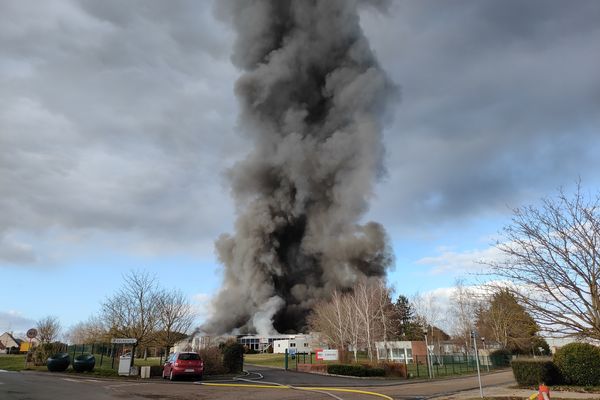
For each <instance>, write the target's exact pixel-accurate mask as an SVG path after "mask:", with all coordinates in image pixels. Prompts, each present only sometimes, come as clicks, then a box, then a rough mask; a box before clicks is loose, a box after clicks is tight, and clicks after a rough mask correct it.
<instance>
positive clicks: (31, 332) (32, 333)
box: [27, 328, 37, 339]
mask: <svg viewBox="0 0 600 400" xmlns="http://www.w3.org/2000/svg"><path fill="white" fill-rule="evenodd" d="M36 336H37V329H35V328H31V329H30V330H28V331H27V337H28V338H29V339H33V338H34V337H36Z"/></svg>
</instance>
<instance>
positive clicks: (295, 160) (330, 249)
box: [203, 0, 395, 334]
mask: <svg viewBox="0 0 600 400" xmlns="http://www.w3.org/2000/svg"><path fill="white" fill-rule="evenodd" d="M360 3H361V2H359V1H352V0H320V1H319V0H298V1H286V0H270V1H267V0H262V1H257V0H254V1H250V0H240V1H228V2H225V3H223V2H222V0H220V1H219V6H218V7H219V10H218V12H219V13H220V14H221V15H225V18H229V19H230V20H231V22H232V24H233V26H234V27H235V29H236V31H237V41H236V44H235V51H234V55H233V58H232V59H233V62H234V63H235V65H236V66H238V67H239V68H241V69H242V70H243V71H244V73H243V75H242V76H241V77H240V79H239V80H238V81H237V83H236V87H235V91H236V94H237V96H238V98H239V100H240V103H241V109H242V114H241V116H240V125H241V128H242V129H243V131H244V132H246V133H247V134H248V135H250V136H251V138H252V140H253V143H254V148H253V150H252V151H251V153H250V154H249V156H248V157H247V159H246V160H244V161H241V162H238V163H237V164H236V165H235V166H234V167H233V168H232V170H231V171H230V178H231V182H232V193H233V196H234V197H235V200H236V204H237V212H238V218H237V221H236V232H235V234H234V235H233V236H231V235H222V236H221V237H220V238H219V239H218V240H217V243H216V248H217V253H218V255H219V259H220V261H221V262H222V264H223V265H224V267H225V276H224V285H223V287H222V289H221V291H220V293H219V294H218V295H217V297H216V298H215V300H214V306H215V310H216V311H215V315H214V316H213V317H212V318H211V319H210V320H209V321H208V322H207V323H206V324H205V325H204V326H203V330H204V331H206V332H211V333H226V332H232V331H237V332H241V333H244V332H258V333H262V334H267V333H273V331H277V332H280V333H284V332H297V331H301V330H303V329H304V328H305V324H306V315H307V313H308V311H309V310H310V308H311V306H312V305H313V304H314V302H315V301H317V300H319V299H322V298H327V296H329V294H330V293H331V292H332V291H333V290H334V289H342V290H343V289H348V288H350V287H352V286H353V285H354V283H355V282H356V281H357V280H359V279H364V278H368V277H384V276H385V274H386V270H387V268H388V267H390V266H391V264H392V262H393V257H392V254H391V251H390V248H389V246H388V242H387V237H386V234H385V231H384V229H383V228H382V226H381V225H379V224H377V223H374V222H369V223H367V224H365V225H359V224H358V222H359V220H360V218H361V216H362V215H363V214H364V213H365V211H366V210H367V208H368V200H369V198H370V197H371V196H372V190H373V184H374V182H375V180H376V179H377V177H378V175H379V174H381V172H382V170H383V166H382V155H383V148H382V141H381V130H382V114H383V112H384V106H385V104H386V103H387V102H388V100H389V99H390V97H392V96H393V95H394V93H395V90H394V88H393V86H392V85H391V84H390V82H389V80H388V79H387V77H386V75H385V73H384V72H383V71H382V70H381V69H380V67H379V65H378V63H377V61H376V60H375V58H374V56H373V53H372V52H371V49H370V48H369V45H368V43H367V40H366V38H365V37H364V35H363V32H362V30H361V28H360V25H359V17H358V12H357V9H358V7H359V5H360ZM369 3H370V4H371V5H372V4H379V3H381V2H377V1H375V2H369Z"/></svg>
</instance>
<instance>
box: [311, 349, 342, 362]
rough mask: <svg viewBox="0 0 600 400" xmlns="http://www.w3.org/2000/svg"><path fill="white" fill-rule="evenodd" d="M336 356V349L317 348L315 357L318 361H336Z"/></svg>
mask: <svg viewBox="0 0 600 400" xmlns="http://www.w3.org/2000/svg"><path fill="white" fill-rule="evenodd" d="M338 357H339V356H338V351H337V350H317V357H316V359H317V360H319V361H337V360H338Z"/></svg>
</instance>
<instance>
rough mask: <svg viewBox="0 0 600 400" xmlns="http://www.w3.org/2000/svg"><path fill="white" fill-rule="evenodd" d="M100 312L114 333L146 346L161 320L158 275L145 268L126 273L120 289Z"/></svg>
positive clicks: (104, 304) (107, 300) (103, 305)
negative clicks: (150, 273)
mask: <svg viewBox="0 0 600 400" xmlns="http://www.w3.org/2000/svg"><path fill="white" fill-rule="evenodd" d="M101 315H102V319H103V321H104V323H105V324H106V325H107V326H108V327H109V329H110V332H111V334H112V335H114V336H116V337H123V338H134V339H137V341H138V345H141V346H144V347H146V346H147V345H148V344H149V343H150V342H151V340H152V339H153V335H154V333H155V330H156V327H157V323H158V295H157V286H156V282H155V278H154V277H151V276H150V275H149V274H148V273H147V272H143V271H132V272H130V273H128V274H126V275H125V276H124V283H123V286H122V287H121V289H119V291H118V292H117V293H116V294H114V295H113V296H112V297H109V298H108V299H106V301H105V302H104V303H103V304H102V312H101Z"/></svg>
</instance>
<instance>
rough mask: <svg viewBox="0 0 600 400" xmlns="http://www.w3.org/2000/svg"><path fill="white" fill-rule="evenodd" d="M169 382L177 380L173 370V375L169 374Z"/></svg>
mask: <svg viewBox="0 0 600 400" xmlns="http://www.w3.org/2000/svg"><path fill="white" fill-rule="evenodd" d="M169 380H170V381H173V380H175V377H174V376H173V370H171V373H170V374H169Z"/></svg>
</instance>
